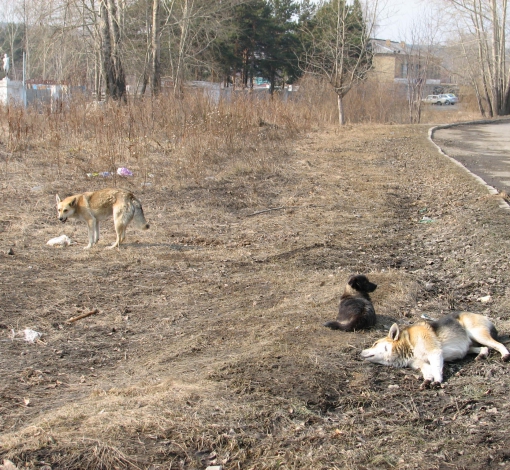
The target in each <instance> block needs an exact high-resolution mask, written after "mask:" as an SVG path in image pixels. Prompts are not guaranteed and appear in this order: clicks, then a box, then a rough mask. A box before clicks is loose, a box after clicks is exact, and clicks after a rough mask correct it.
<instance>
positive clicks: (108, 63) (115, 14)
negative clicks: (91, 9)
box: [99, 0, 126, 100]
mask: <svg viewBox="0 0 510 470" xmlns="http://www.w3.org/2000/svg"><path fill="white" fill-rule="evenodd" d="M99 8H100V13H99V18H100V28H99V30H100V37H101V62H102V70H103V77H104V79H105V82H106V93H107V95H108V96H110V97H111V98H113V99H115V100H120V99H122V100H126V77H125V75H124V69H123V67H122V60H121V51H120V42H121V36H120V28H119V18H120V15H119V9H118V8H117V4H116V2H115V0H100V7H99Z"/></svg>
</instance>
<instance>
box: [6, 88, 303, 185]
mask: <svg viewBox="0 0 510 470" xmlns="http://www.w3.org/2000/svg"><path fill="white" fill-rule="evenodd" d="M299 108H300V105H299V103H296V102H292V101H284V100H282V99H281V98H280V97H278V96H275V97H273V98H270V97H269V96H267V97H263V98H260V97H258V96H255V95H252V94H248V93H239V94H234V95H232V96H231V97H230V98H229V99H221V100H220V101H219V102H218V101H214V100H212V99H211V98H210V97H208V96H207V95H206V94H204V93H203V92H202V91H201V90H188V91H187V93H186V94H185V96H184V97H183V98H182V99H177V98H174V97H173V96H171V95H162V96H160V97H158V98H155V99H151V98H148V99H140V98H138V99H132V100H130V101H129V103H128V104H127V105H125V106H123V105H120V106H119V105H118V104H117V103H114V102H109V103H96V102H90V101H86V100H85V99H83V97H81V96H78V97H76V98H73V99H72V100H70V101H69V102H66V103H64V104H63V105H62V106H59V107H58V108H57V111H55V109H52V108H51V107H50V106H47V107H45V108H42V107H41V106H38V107H30V108H28V109H26V110H25V109H23V108H20V107H16V106H9V107H5V108H2V113H4V114H5V117H6V121H7V123H8V125H7V126H4V127H3V128H2V129H1V133H2V134H3V136H2V137H3V139H4V140H5V141H6V142H7V143H8V149H9V150H10V151H11V152H12V153H19V154H21V153H22V152H23V151H24V150H25V149H27V148H28V147H32V148H37V149H38V150H39V151H40V152H42V153H45V154H46V156H47V157H48V158H47V159H48V161H49V162H50V163H51V164H52V165H53V166H54V167H56V170H57V173H58V174H60V172H61V171H62V164H63V163H64V162H67V163H72V167H73V169H71V171H73V172H74V176H84V175H85V174H88V173H95V172H111V173H112V174H114V178H116V176H115V171H116V169H117V168H118V167H120V166H126V167H129V168H131V169H134V170H136V171H137V173H138V174H143V175H145V177H146V178H147V177H149V175H156V174H157V175H158V176H163V177H166V178H169V179H170V180H177V181H181V182H182V181H188V180H189V181H197V180H199V179H201V178H203V177H206V176H207V175H208V174H212V175H214V174H217V173H219V172H222V171H232V170H233V171H235V172H237V171H238V169H239V168H242V171H246V170H248V169H249V171H262V172H266V171H271V170H272V166H271V151H272V147H273V145H274V144H275V143H276V142H278V141H280V140H281V139H282V138H289V137H292V136H293V135H295V134H296V133H297V132H299V131H301V130H303V129H305V128H306V127H307V126H308V125H309V122H310V121H309V120H306V119H303V113H302V111H301V110H300V109H299ZM67 171H69V169H68V170H67ZM114 183H116V181H115V182H114Z"/></svg>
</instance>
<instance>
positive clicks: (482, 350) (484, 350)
mask: <svg viewBox="0 0 510 470" xmlns="http://www.w3.org/2000/svg"><path fill="white" fill-rule="evenodd" d="M468 354H477V356H476V357H475V361H480V360H482V359H487V357H488V356H489V348H488V347H487V346H482V347H477V346H476V347H475V346H471V347H470V348H469V351H468Z"/></svg>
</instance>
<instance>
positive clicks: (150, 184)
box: [142, 181, 152, 186]
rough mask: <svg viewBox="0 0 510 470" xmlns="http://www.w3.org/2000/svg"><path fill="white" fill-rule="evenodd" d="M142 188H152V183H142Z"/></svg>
mask: <svg viewBox="0 0 510 470" xmlns="http://www.w3.org/2000/svg"><path fill="white" fill-rule="evenodd" d="M142 186H152V183H151V182H150V181H148V182H147V183H142Z"/></svg>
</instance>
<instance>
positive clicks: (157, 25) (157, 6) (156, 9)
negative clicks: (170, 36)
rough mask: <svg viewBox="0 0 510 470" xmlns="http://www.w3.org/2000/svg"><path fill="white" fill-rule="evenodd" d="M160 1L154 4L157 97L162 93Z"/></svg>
mask: <svg viewBox="0 0 510 470" xmlns="http://www.w3.org/2000/svg"><path fill="white" fill-rule="evenodd" d="M159 12H160V0H153V2H152V41H151V42H152V64H151V66H152V67H151V68H152V74H151V88H152V95H153V96H157V95H159V93H160V91H161V62H160V21H159Z"/></svg>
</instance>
